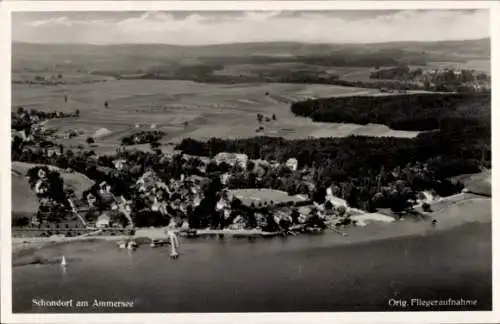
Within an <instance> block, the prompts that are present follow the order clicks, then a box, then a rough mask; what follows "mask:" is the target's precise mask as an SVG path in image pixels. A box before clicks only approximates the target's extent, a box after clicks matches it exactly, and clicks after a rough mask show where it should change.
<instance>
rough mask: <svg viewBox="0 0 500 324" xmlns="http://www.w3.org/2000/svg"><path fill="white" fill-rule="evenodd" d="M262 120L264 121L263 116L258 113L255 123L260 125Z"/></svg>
mask: <svg viewBox="0 0 500 324" xmlns="http://www.w3.org/2000/svg"><path fill="white" fill-rule="evenodd" d="M263 119H264V115H262V114H260V113H259V114H257V121H258V122H259V123H262V120H263Z"/></svg>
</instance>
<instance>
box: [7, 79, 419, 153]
mask: <svg viewBox="0 0 500 324" xmlns="http://www.w3.org/2000/svg"><path fill="white" fill-rule="evenodd" d="M12 88H13V92H12V109H13V110H15V109H17V107H19V106H22V107H24V108H25V109H37V110H44V111H54V110H55V111H63V112H74V111H75V110H77V109H78V110H80V117H78V118H66V119H58V120H52V121H49V122H48V123H47V124H46V127H54V128H56V129H60V130H69V129H80V130H82V131H83V132H84V135H82V136H79V137H76V138H72V139H61V142H63V143H64V144H66V145H77V144H84V142H85V139H86V138H87V137H88V136H92V137H94V136H95V133H96V131H97V130H99V129H106V130H108V131H109V132H110V133H109V134H108V135H105V136H103V137H102V138H96V143H97V145H98V148H95V149H94V150H95V151H97V152H99V151H106V150H110V149H111V150H114V148H113V145H115V144H118V143H119V142H120V139H121V138H122V137H123V136H125V135H129V134H131V133H134V132H136V131H140V130H144V128H146V129H150V126H151V125H152V124H154V126H155V129H156V130H162V131H164V132H165V133H166V136H165V137H164V138H163V140H162V142H163V143H168V142H174V143H175V142H178V141H180V140H181V139H183V138H186V137H192V138H195V139H206V138H209V137H222V138H244V137H252V136H257V135H267V136H281V137H284V138H305V137H309V136H313V137H325V136H326V137H343V136H349V135H366V136H398V137H399V136H401V137H413V136H416V135H417V134H418V132H393V131H391V130H390V129H388V128H387V127H385V126H379V125H375V126H374V125H365V126H359V125H346V124H335V123H334V124H332V123H329V124H328V125H326V124H322V123H314V122H312V121H310V120H308V119H307V118H301V117H295V116H294V115H293V114H292V113H291V112H290V109H289V107H290V104H291V103H292V102H294V101H297V100H304V99H307V98H321V97H332V96H350V95H380V93H379V92H378V91H377V90H374V89H363V88H354V87H342V86H331V85H318V84H284V83H272V84H236V85H233V84H229V85H228V84H225V85H222V84H203V83H195V82H191V81H162V80H118V81H108V82H103V83H92V84H79V85H60V86H50V87H47V86H39V85H25V84H14V85H13V87H12ZM65 95H67V96H68V102H67V103H65V102H64V96H65ZM105 102H108V105H109V107H108V108H105V106H104V103H105ZM257 113H262V114H263V115H264V116H265V117H269V118H270V119H271V117H272V115H273V114H274V115H275V116H276V120H275V121H273V120H270V121H269V122H264V123H263V125H262V126H263V127H264V129H263V130H262V131H260V132H256V129H257V128H258V127H259V124H258V122H257V118H256V115H257ZM185 123H187V124H185ZM136 126H139V128H137V127H136ZM326 126H328V127H326ZM140 127H142V128H140Z"/></svg>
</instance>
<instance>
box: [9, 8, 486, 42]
mask: <svg viewBox="0 0 500 324" xmlns="http://www.w3.org/2000/svg"><path fill="white" fill-rule="evenodd" d="M489 36H490V31H489V11H488V10H393V11H390V10H379V11H373V10H366V11H360V10H357V11H353V10H350V11H348V10H342V11H340V10H337V11H240V12H227V11H226V12H222V11H220V12H215V11H199V12H194V11H191V12H159V11H156V12H43V13H42V12H38V13H19V12H18V13H13V14H12V39H13V41H21V42H37V43H90V44H117V43H121V44H125V43H128V44H130V43H133V44H139V43H164V44H176V45H206V44H221V43H242V42H271V41H293V42H305V43H377V42H390V41H440V40H464V39H477V38H484V37H489Z"/></svg>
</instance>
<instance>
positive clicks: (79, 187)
mask: <svg viewBox="0 0 500 324" xmlns="http://www.w3.org/2000/svg"><path fill="white" fill-rule="evenodd" d="M37 165H39V164H31V163H23V162H12V212H13V213H28V212H29V213H31V212H33V211H36V210H37V209H38V199H37V198H36V196H35V194H34V193H33V191H32V190H31V188H30V186H29V183H28V180H27V179H26V177H25V175H26V173H27V172H28V170H29V169H31V168H33V167H35V166H37ZM39 166H42V165H39ZM50 168H52V169H55V170H57V171H59V173H60V174H61V178H62V179H63V181H64V185H65V187H67V188H71V189H73V190H74V192H75V194H76V195H77V196H79V197H80V196H81V195H82V193H83V191H85V190H86V189H88V188H90V187H91V186H92V185H93V184H94V181H92V180H90V179H89V178H88V177H87V176H85V175H83V174H81V173H78V172H72V173H65V172H64V171H63V170H60V169H59V168H57V167H52V166H51V167H50Z"/></svg>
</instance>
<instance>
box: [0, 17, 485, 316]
mask: <svg viewBox="0 0 500 324" xmlns="http://www.w3.org/2000/svg"><path fill="white" fill-rule="evenodd" d="M11 17H12V22H11V28H12V30H11V35H12V44H11V49H12V59H11V60H12V75H11V112H10V113H11V138H10V143H11V184H12V188H11V196H12V198H11V201H12V205H11V241H12V251H11V252H12V267H11V269H12V313H14V314H24V313H238V312H251V313H257V312H258V313H260V312H374V311H377V312H378V311H384V312H402V311H403V312H404V311H422V312H428V311H488V310H490V311H491V310H492V226H491V215H492V200H491V167H492V166H491V161H492V160H491V67H490V65H491V58H490V49H491V39H490V38H491V35H490V11H489V10H488V9H467V10H462V9H450V10H444V9H426V10H420V9H419V10H416V9H412V10H329V11H324V10H323V11H313V10H303V11H299V10H282V11H268V10H267V11H266V10H264V11H220V10H219V11H57V12H56V11H45V12H13V13H12V16H11ZM7 174H8V173H7Z"/></svg>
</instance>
